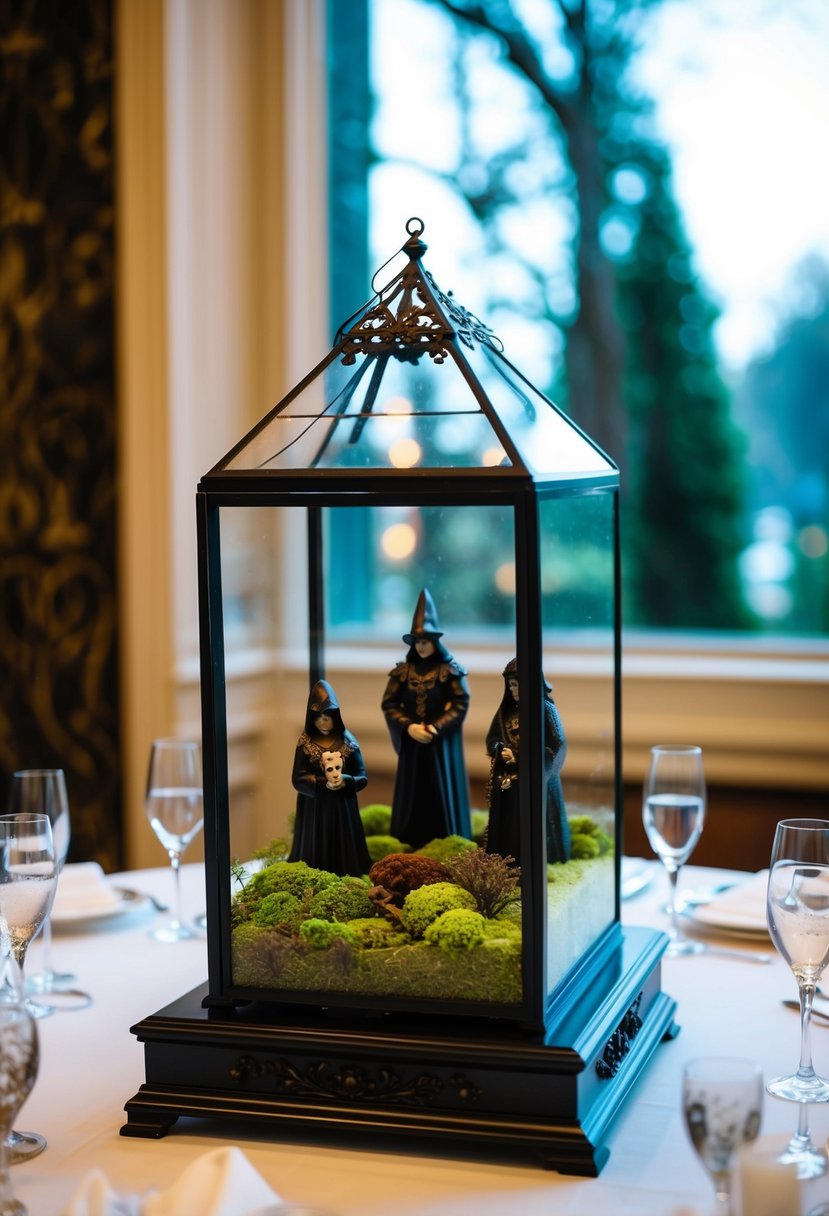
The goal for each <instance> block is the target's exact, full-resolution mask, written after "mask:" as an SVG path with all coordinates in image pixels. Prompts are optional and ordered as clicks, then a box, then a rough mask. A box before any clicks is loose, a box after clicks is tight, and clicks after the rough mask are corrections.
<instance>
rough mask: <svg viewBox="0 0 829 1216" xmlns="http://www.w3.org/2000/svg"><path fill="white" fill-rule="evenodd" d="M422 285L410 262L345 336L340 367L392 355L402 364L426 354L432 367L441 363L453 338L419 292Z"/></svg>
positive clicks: (414, 267)
mask: <svg viewBox="0 0 829 1216" xmlns="http://www.w3.org/2000/svg"><path fill="white" fill-rule="evenodd" d="M421 283H422V278H421V272H420V271H419V270H418V268H417V265H416V264H415V263H414V262H410V263H409V264H408V266H406V267H405V268H404V270H403V271H402V272H401V274H400V276H399V278H398V279H396V280H395V282H394V284H392V286H391V288H390V289H389V290H388V292H381V293H380V295H379V296H378V297H377V299H376V303H375V304H374V305H373V307H371V308H369V310H368V312H366V313H364V314H363V316H362V317H360V319H359V320H358V321H357V322H356V323H355V324H354V325H353V326H352V327H351V329H349V330H348V332H347V333H346V335H345V338H344V340H343V346H342V351H343V363H345V364H350V363H354V362H355V360H356V357H357V355H358V354H365V355H394V357H395V358H396V359H400V360H401V361H402V362H404V363H416V362H417V361H418V359H419V358H420V356H421V355H423V354H428V355H430V356H431V358H432V359H434V361H435V363H443V361H444V359H445V358H446V344H447V342H449V341H451V339H452V338H454V336H455V335H454V332H453V330H452V329H450V328H449V327H448V326H447V325H446V322H445V321H444V319H443V318H442V317H441V315H440V313H439V312H438V311H437V310H436V308H435V307H434V305H433V304H432V302H431V300H429V299H428V298H426V297H425V296H424V295H422V294H421V292H420V291H419V290H418V288H419V287H420V286H421ZM398 299H399V304H398V306H397V312H396V313H395V311H394V305H395V302H396V301H397V300H398Z"/></svg>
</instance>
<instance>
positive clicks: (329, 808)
mask: <svg viewBox="0 0 829 1216" xmlns="http://www.w3.org/2000/svg"><path fill="white" fill-rule="evenodd" d="M291 779H292V781H293V784H294V789H295V790H296V791H297V800H296V824H295V827H294V841H293V847H292V848H291V855H290V857H289V859H288V860H289V861H304V862H306V863H307V864H308V865H309V866H314V867H315V868H316V869H319V870H330V871H331V872H333V873H334V874H355V875H361V874H368V872H369V870H370V869H371V858H370V857H369V854H368V849H367V847H366V837H365V832H364V831H363V824H362V820H361V819H360V812H359V809H358V806H357V793H358V791H359V790H361V789H363V788H364V786H365V785H366V784H367V778H366V770H365V766H364V764H363V757H362V755H361V753H360V745H359V743H358V742H357V740H356V739H355V738H354V736H353V735H352V733H351V731H349V730H346V728H345V726H344V725H343V720H342V715H341V714H340V707H339V704H338V702H337V696H336V693H335V692H334V689H333V688H332V687H331V685H330V684H329V683H328V682H327V681H326V680H318V681H317V683H316V684H315V685H314V687H313V688H312V689H311V695H310V696H309V698H308V708H307V711H306V714H305V730H304V731H303V732H302V734H301V735H300V737H299V741H298V743H297V746H296V753H295V755H294V768H293V773H292V774H291Z"/></svg>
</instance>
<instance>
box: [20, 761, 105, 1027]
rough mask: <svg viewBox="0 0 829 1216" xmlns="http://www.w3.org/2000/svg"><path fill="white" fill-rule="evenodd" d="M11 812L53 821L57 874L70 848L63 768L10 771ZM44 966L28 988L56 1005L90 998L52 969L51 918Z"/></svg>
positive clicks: (71, 1005)
mask: <svg viewBox="0 0 829 1216" xmlns="http://www.w3.org/2000/svg"><path fill="white" fill-rule="evenodd" d="M8 810H9V813H10V814H25V813H31V814H43V815H46V816H47V818H48V820H49V822H50V823H51V825H52V838H53V840H54V844H55V861H56V863H57V868H58V877H60V872H61V870H62V869H63V865H64V862H65V861H66V855H67V853H68V852H69V837H70V825H69V799H68V797H67V794H66V780H65V778H64V774H63V769H60V768H37V769H21V770H20V771H19V772H16V773H14V774H13V775H12V783H11V787H10V789H9V801H8ZM41 933H42V939H43V969H42V970H41V971H40V972H39V973H37V974H36V975H30V976H29V978H28V980H27V981H26V990H27V991H28V992H37V993H48V994H49V998H50V1003H51V1005H52V1006H53V1007H55V1008H63V1009H83V1008H85V1007H86V1006H87V1005H89V1004H90V1003H91V1001H92V997H91V996H90V995H89V993H88V992H81V991H80V990H79V989H77V988H73V987H72V985H73V984H74V983H75V976H74V975H70V974H69V973H68V972H58V971H55V970H54V968H53V966H52V918H51V916H47V917H46V919H45V920H44V922H43V928H42V931H41Z"/></svg>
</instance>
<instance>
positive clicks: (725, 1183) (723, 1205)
mask: <svg viewBox="0 0 829 1216" xmlns="http://www.w3.org/2000/svg"><path fill="white" fill-rule="evenodd" d="M714 1188H715V1191H716V1196H717V1198H716V1211H717V1216H734V1209H733V1208H732V1206H731V1172H730V1171H729V1170H718V1171H717V1172H716V1173H715V1174H714Z"/></svg>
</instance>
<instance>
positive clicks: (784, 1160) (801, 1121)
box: [777, 1102, 829, 1180]
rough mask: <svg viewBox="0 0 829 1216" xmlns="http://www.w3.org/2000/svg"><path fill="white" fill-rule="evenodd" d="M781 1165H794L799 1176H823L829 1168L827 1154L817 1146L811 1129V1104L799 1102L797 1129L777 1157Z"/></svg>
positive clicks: (802, 1177)
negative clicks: (813, 1140)
mask: <svg viewBox="0 0 829 1216" xmlns="http://www.w3.org/2000/svg"><path fill="white" fill-rule="evenodd" d="M777 1161H778V1162H779V1163H780V1164H781V1165H794V1166H795V1167H796V1170H797V1177H798V1178H799V1179H802V1180H805V1179H807V1178H822V1177H823V1175H824V1174H825V1173H826V1170H827V1168H829V1162H827V1160H826V1154H825V1153H821V1152H820V1151H819V1150H818V1149H816V1148H815V1146H814V1144H813V1142H812V1133H811V1131H810V1130H809V1104H808V1103H807V1102H800V1103H798V1118H797V1131H796V1132H795V1133H794V1135H793V1136H792V1138H791V1140H790V1141H789V1143H788V1144H787V1145H786V1147H785V1148H784V1150H783V1152H782V1153H780V1155H779V1156H778V1157H777Z"/></svg>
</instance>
